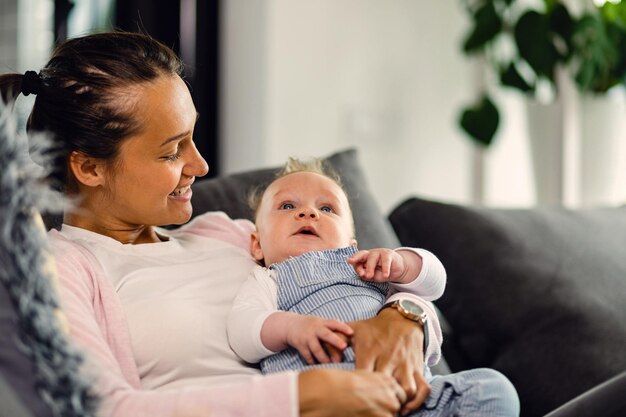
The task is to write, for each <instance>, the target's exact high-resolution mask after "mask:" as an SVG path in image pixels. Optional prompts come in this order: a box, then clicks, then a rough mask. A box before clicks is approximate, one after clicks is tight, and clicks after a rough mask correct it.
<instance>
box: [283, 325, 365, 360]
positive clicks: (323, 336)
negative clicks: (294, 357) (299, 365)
mask: <svg viewBox="0 0 626 417" xmlns="http://www.w3.org/2000/svg"><path fill="white" fill-rule="evenodd" d="M337 333H341V334H343V335H346V336H348V337H349V336H352V333H353V330H352V327H350V326H348V325H347V324H346V323H343V322H341V321H338V320H332V319H324V318H321V317H315V316H298V318H297V319H296V320H295V322H294V323H293V326H290V328H289V331H288V332H287V343H288V344H289V346H292V347H294V348H296V349H298V352H300V355H302V357H303V358H304V360H305V361H306V363H308V364H309V365H314V364H316V363H330V362H331V359H330V358H329V356H328V353H327V352H326V351H325V350H324V348H323V347H322V343H325V344H327V345H328V346H333V347H334V348H336V349H338V350H340V351H343V350H344V349H345V348H346V347H347V346H348V344H347V342H346V340H345V338H342V337H341V336H340V335H339V334H337ZM332 356H333V361H332V362H337V361H338V359H337V355H336V354H334V355H332ZM339 358H340V357H339Z"/></svg>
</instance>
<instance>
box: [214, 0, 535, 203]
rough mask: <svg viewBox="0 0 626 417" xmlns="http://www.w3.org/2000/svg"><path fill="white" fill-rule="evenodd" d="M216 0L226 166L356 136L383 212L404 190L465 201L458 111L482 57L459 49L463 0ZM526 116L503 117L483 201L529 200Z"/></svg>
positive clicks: (317, 152)
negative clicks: (220, 3) (220, 35)
mask: <svg viewBox="0 0 626 417" xmlns="http://www.w3.org/2000/svg"><path fill="white" fill-rule="evenodd" d="M223 4H224V9H223V13H224V16H223V17H224V20H223V22H224V25H223V51H224V52H223V53H224V59H223V65H224V66H223V68H222V69H223V74H224V79H223V83H222V85H223V91H222V100H223V102H222V107H221V109H222V140H223V141H224V142H223V143H222V144H221V146H222V153H221V158H222V166H223V167H224V169H225V171H226V172H236V171H241V170H245V169H249V168H256V167H260V166H272V165H278V164H281V163H282V162H283V161H284V160H285V159H286V157H287V156H289V155H296V156H303V157H304V156H324V155H327V154H329V153H331V152H333V151H335V150H339V149H343V148H346V147H350V146H355V147H357V148H358V149H359V151H360V156H361V162H362V164H363V166H364V167H366V171H367V174H368V177H367V179H366V180H367V181H368V183H369V185H370V188H371V189H372V190H373V192H374V194H375V195H376V197H377V199H378V202H379V204H380V206H381V208H382V209H383V210H384V211H385V212H387V211H389V210H390V209H391V208H393V207H394V206H395V205H396V204H397V203H399V202H400V201H401V200H402V199H404V198H406V197H408V196H409V195H418V196H423V197H427V198H435V199H440V200H446V201H453V202H460V203H471V202H472V180H471V173H472V155H473V146H472V144H471V142H470V141H469V139H468V138H467V137H466V136H465V135H464V134H463V133H462V132H461V131H460V130H459V128H458V127H457V119H458V114H459V110H460V108H461V107H462V106H463V105H464V104H465V103H467V102H468V101H469V100H471V99H472V97H473V96H474V94H475V91H474V90H475V89H476V80H477V68H476V66H475V65H474V63H473V62H472V61H471V60H469V59H468V58H467V57H465V56H464V55H463V54H462V53H461V52H460V44H461V41H462V38H463V36H464V34H465V31H466V29H467V24H468V21H467V18H466V15H465V11H464V10H463V8H462V2H461V1H456V0H438V1H415V0H386V1H379V0H317V1H310V0H228V1H226V2H224V3H223ZM503 98H504V103H505V105H506V106H507V107H509V108H512V109H515V108H518V107H520V106H522V103H521V99H520V98H518V97H515V96H514V95H511V96H510V97H509V96H508V95H507V94H506V93H505V94H503ZM523 126H524V123H523V120H521V119H520V118H519V117H517V118H516V117H507V118H505V120H503V126H502V128H501V130H500V133H499V137H498V138H497V141H496V143H495V145H494V147H493V148H492V149H490V150H489V152H488V154H487V158H486V163H485V175H486V176H485V181H484V187H485V201H484V202H485V204H488V205H492V206H494V205H495V206H507V205H508V206H523V205H531V204H533V203H534V197H533V188H532V184H531V180H532V177H531V176H530V172H529V162H528V149H527V147H526V145H525V140H524V134H525V131H524V128H523Z"/></svg>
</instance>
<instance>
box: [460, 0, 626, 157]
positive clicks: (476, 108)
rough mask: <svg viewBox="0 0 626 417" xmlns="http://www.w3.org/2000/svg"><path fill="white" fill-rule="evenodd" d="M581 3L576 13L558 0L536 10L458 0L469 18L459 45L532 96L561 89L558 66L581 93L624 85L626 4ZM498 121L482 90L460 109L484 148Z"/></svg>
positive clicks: (502, 1) (509, 0) (497, 1)
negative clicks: (478, 95) (462, 39)
mask: <svg viewBox="0 0 626 417" xmlns="http://www.w3.org/2000/svg"><path fill="white" fill-rule="evenodd" d="M580 1H581V7H580V9H581V13H579V15H578V16H574V14H573V13H572V12H570V9H569V8H568V6H567V5H566V4H565V2H563V1H560V0H543V1H542V2H540V3H539V7H535V8H530V7H529V6H528V2H524V1H516V0H478V1H476V0H473V1H472V0H463V2H464V5H465V7H466V9H467V11H468V14H469V16H470V17H471V21H472V27H471V29H470V31H469V33H468V34H467V36H466V37H465V39H464V43H463V51H464V52H465V53H466V54H468V55H477V54H482V55H483V56H484V58H485V59H486V61H487V62H488V63H489V64H490V66H491V67H492V68H493V69H494V70H495V72H496V73H497V75H498V79H499V82H500V84H502V85H503V86H507V87H511V88H514V89H517V90H518V91H521V92H522V93H524V94H526V95H529V96H531V97H536V96H537V94H538V92H539V91H540V90H541V91H549V92H550V93H551V94H554V95H555V94H558V85H557V82H556V71H557V68H559V67H564V68H566V69H567V71H568V72H570V73H571V75H572V77H573V79H574V80H575V83H576V85H577V86H578V88H579V90H580V91H583V92H592V93H604V92H606V91H608V90H609V89H610V88H612V87H614V86H616V85H618V84H623V83H624V77H625V75H626V2H621V1H616V0H613V1H611V2H608V1H607V2H606V3H604V4H603V5H601V6H595V5H594V4H593V3H592V2H591V0H580ZM503 51H504V52H503ZM499 121H500V112H499V110H498V107H497V104H496V103H495V102H494V100H493V99H492V98H491V97H490V95H489V94H488V92H487V91H486V90H485V91H483V92H482V95H481V97H480V99H479V100H478V102H477V103H473V104H471V105H469V106H467V107H466V108H465V109H463V111H462V113H461V118H460V125H461V128H462V129H463V130H464V131H465V132H466V133H467V134H468V135H469V136H470V137H471V138H472V139H474V140H475V141H476V142H478V143H479V144H481V145H483V146H484V147H488V146H489V145H490V144H491V143H492V141H493V138H494V136H495V134H496V132H497V129H498V125H499Z"/></svg>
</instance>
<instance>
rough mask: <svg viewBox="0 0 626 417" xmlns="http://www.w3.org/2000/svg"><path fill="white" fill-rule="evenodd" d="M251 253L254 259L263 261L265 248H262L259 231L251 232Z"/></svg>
mask: <svg viewBox="0 0 626 417" xmlns="http://www.w3.org/2000/svg"><path fill="white" fill-rule="evenodd" d="M250 253H251V254H252V257H253V258H254V259H256V260H257V261H258V262H261V263H263V249H261V238H260V236H259V232H258V231H254V232H252V234H250Z"/></svg>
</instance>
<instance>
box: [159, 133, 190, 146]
mask: <svg viewBox="0 0 626 417" xmlns="http://www.w3.org/2000/svg"><path fill="white" fill-rule="evenodd" d="M189 133H190V131H186V132H183V133H181V134H179V135H176V136H172V137H171V138H167V139H165V141H164V142H163V143H162V144H161V145H160V146H165V145H167V144H168V143H170V142H175V141H177V140H181V139H183V138H184V137H186V136H188V135H189Z"/></svg>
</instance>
